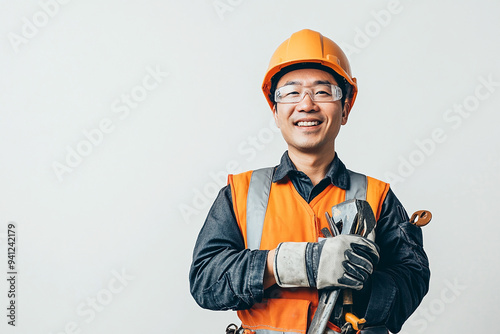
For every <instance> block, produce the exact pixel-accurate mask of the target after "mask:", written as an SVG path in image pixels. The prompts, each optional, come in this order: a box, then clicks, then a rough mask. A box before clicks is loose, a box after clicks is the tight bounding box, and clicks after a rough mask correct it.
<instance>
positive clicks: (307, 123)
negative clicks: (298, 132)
mask: <svg viewBox="0 0 500 334" xmlns="http://www.w3.org/2000/svg"><path fill="white" fill-rule="evenodd" d="M320 123H321V122H320V121H307V122H305V121H301V122H297V123H296V125H297V126H316V125H319V124H320Z"/></svg>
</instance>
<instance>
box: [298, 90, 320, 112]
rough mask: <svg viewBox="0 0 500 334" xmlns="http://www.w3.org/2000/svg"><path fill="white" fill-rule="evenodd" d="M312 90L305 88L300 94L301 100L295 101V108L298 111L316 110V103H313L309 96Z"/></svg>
mask: <svg viewBox="0 0 500 334" xmlns="http://www.w3.org/2000/svg"><path fill="white" fill-rule="evenodd" d="M311 94H312V92H311V91H308V90H306V91H305V92H304V94H303V95H302V100H300V102H298V103H297V105H296V108H297V110H298V111H303V112H314V111H317V110H318V108H319V107H318V105H317V104H316V103H314V101H313V100H312V97H311Z"/></svg>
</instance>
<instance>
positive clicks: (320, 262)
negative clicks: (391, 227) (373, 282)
mask: <svg viewBox="0 0 500 334" xmlns="http://www.w3.org/2000/svg"><path fill="white" fill-rule="evenodd" d="M379 258H380V257H379V253H378V247H377V245H375V243H374V242H372V241H370V240H368V239H366V238H364V237H361V236H359V235H344V234H341V235H338V236H336V237H334V238H327V239H325V240H322V241H320V242H282V243H280V244H279V245H278V247H277V248H276V253H275V256H274V276H275V278H276V282H277V283H278V285H279V286H281V287H284V288H293V287H315V288H318V289H323V288H331V287H337V288H351V289H355V290H361V289H362V288H363V284H364V282H365V281H366V279H367V278H368V276H369V275H370V274H371V273H372V272H373V267H374V266H375V265H376V264H377V263H378V260H379Z"/></svg>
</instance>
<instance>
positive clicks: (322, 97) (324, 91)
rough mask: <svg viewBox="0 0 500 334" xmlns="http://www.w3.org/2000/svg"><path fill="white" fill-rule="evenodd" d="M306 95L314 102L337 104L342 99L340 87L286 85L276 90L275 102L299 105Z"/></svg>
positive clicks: (327, 85) (329, 85)
mask: <svg viewBox="0 0 500 334" xmlns="http://www.w3.org/2000/svg"><path fill="white" fill-rule="evenodd" d="M305 94H309V96H310V97H311V100H313V101H314V102H335V101H338V100H340V99H341V98H342V90H341V89H340V87H339V86H335V85H331V84H326V85H324V84H321V85H314V86H301V85H286V86H282V87H280V88H278V89H276V92H275V93H274V100H275V101H276V102H278V103H298V102H300V101H302V99H303V98H304V96H305Z"/></svg>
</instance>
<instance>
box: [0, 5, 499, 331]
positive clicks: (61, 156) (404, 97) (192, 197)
mask: <svg viewBox="0 0 500 334" xmlns="http://www.w3.org/2000/svg"><path fill="white" fill-rule="evenodd" d="M499 13H500V3H499V2H498V1H494V0H489V1H488V0H481V1H474V2H472V1H451V0H447V1H439V2H436V1H429V0H425V1H405V0H401V1H391V0H384V1H382V0H377V1H356V2H347V1H338V0H336V1H309V2H303V1H244V0H216V1H213V0H203V1H201V0H196V1H185V2H182V1H154V0H146V1H129V2H122V1H116V0H114V1H113V0H109V1H104V2H103V1H78V0H72V1H67V0H64V1H63V0H59V1H57V0H41V1H22V2H18V1H3V2H1V3H0V36H1V38H0V49H1V52H0V69H1V71H0V154H1V157H2V161H1V163H0V259H1V260H0V262H4V264H0V268H4V269H2V271H3V272H4V274H1V273H0V276H1V277H4V276H6V272H7V269H6V265H7V260H6V259H7V257H6V253H7V250H6V233H7V224H8V223H9V222H11V221H13V222H16V223H17V224H18V231H17V232H18V239H17V246H18V248H17V250H18V254H17V255H18V270H19V276H18V286H17V292H18V296H17V320H16V325H17V326H16V327H15V328H12V326H9V325H7V320H8V318H7V316H6V315H7V310H6V308H7V306H8V304H7V303H8V299H7V290H8V286H7V281H6V280H5V279H2V280H1V281H0V306H1V307H0V309H2V310H3V311H1V312H0V319H2V320H1V321H0V328H1V330H0V332H2V333H29V334H33V333H40V334H50V333H52V334H56V333H57V334H59V333H67V334H69V333H95V334H99V333H126V334H128V333H191V332H203V333H223V332H224V329H225V326H226V325H227V324H228V323H230V322H237V318H236V315H235V313H233V312H213V311H208V310H203V309H201V308H199V307H198V305H196V303H195V302H194V300H193V299H192V297H191V295H190V293H189V282H188V270H189V265H190V262H191V254H192V249H193V246H194V242H195V240H196V236H197V234H198V231H199V230H200V228H201V226H202V224H203V222H204V218H205V216H206V214H207V212H208V210H209V208H210V205H211V203H212V201H213V200H214V199H215V196H216V194H217V192H218V190H219V189H220V188H221V187H222V186H223V185H224V184H225V179H226V177H227V173H228V172H229V173H235V172H241V171H245V170H248V169H254V168H259V167H264V166H271V165H276V164H277V163H278V162H279V158H280V156H281V154H282V153H283V151H284V150H285V143H284V141H283V139H282V138H281V136H280V134H279V132H277V130H276V129H275V128H274V127H273V126H272V124H271V122H272V119H271V112H270V110H269V107H268V105H267V103H266V101H265V99H264V97H263V95H262V93H261V91H260V85H261V81H262V79H263V76H264V73H265V71H266V68H267V65H268V61H269V59H270V57H271V55H272V53H273V52H274V50H275V48H276V47H277V46H278V45H279V44H280V43H281V42H283V41H284V40H285V39H286V38H288V37H289V36H290V35H291V34H292V33H293V32H295V31H298V30H301V29H304V28H309V29H313V30H317V31H320V32H321V33H322V34H324V35H325V36H328V37H329V38H331V39H333V40H334V41H336V42H337V43H338V44H339V45H340V46H341V47H343V48H344V49H345V51H346V53H347V54H348V56H349V59H350V61H351V67H352V71H353V74H354V76H356V77H357V79H358V83H359V94H358V98H357V101H356V103H355V105H354V108H353V110H352V113H351V116H350V118H349V122H348V123H347V125H346V126H344V127H343V128H342V130H341V133H340V137H339V139H338V141H337V152H338V154H339V156H340V158H341V159H342V160H343V161H344V162H345V163H346V165H347V166H348V167H349V168H351V169H353V170H356V171H359V172H363V173H365V174H368V175H371V176H374V177H377V178H380V179H382V180H385V181H389V182H391V184H392V187H393V189H394V191H395V193H396V194H397V196H398V197H399V198H400V200H401V201H402V202H403V204H404V205H405V207H406V209H407V210H408V212H409V213H410V214H411V213H412V212H413V211H415V210H419V209H427V210H430V211H431V212H432V213H433V215H434V220H433V222H432V223H431V224H430V225H429V226H427V227H426V228H425V230H424V243H425V249H426V251H427V253H428V256H429V259H430V264H431V271H432V278H431V287H430V291H429V293H428V295H427V296H426V297H425V299H424V300H423V302H422V305H421V306H420V308H419V309H418V310H417V311H416V312H415V314H414V315H413V316H412V317H411V318H410V320H409V321H408V322H407V323H406V324H405V326H404V327H403V331H402V332H403V333H428V334H430V333H467V332H468V333H472V332H484V331H488V330H493V328H494V322H492V321H491V320H492V319H493V318H492V316H493V315H495V314H498V312H499V311H500V307H499V304H498V296H499V292H500V289H499V287H498V283H497V281H498V280H497V277H498V274H499V273H500V263H499V261H498V257H497V254H498V250H497V249H498V244H499V241H500V237H499V235H500V225H499V224H498V222H497V221H498V214H497V212H498V210H497V205H498V204H497V202H498V199H499V197H498V195H497V188H498V186H499V185H500V182H499V181H500V172H499V170H500V141H499V139H500V136H499V131H498V124H499V121H500V116H499V113H498V112H499V105H500V65H499V64H500V63H499V62H498V57H499V56H500V45H499V42H498V41H499V37H500V36H499V31H500V23H499V20H498V14H499Z"/></svg>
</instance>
